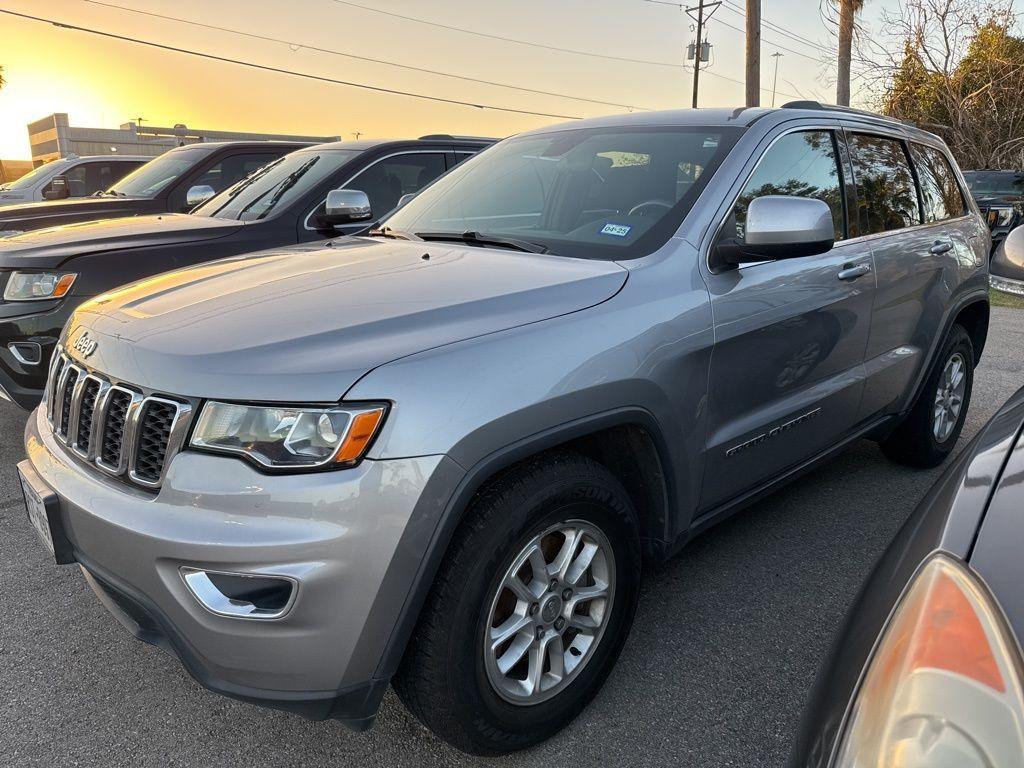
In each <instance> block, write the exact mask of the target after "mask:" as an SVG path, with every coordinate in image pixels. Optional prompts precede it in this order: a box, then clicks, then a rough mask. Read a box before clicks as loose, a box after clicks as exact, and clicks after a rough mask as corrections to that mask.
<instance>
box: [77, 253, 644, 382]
mask: <svg viewBox="0 0 1024 768" xmlns="http://www.w3.org/2000/svg"><path fill="white" fill-rule="evenodd" d="M428 253H429V259H427V258H425V255H426V254H428ZM626 276H627V270H626V269H624V268H623V267H621V266H619V265H617V264H615V263H613V262H607V261H587V260H581V259H570V258H565V257H559V256H542V255H535V254H528V253H519V252H514V251H505V250H498V249H490V248H487V249H485V248H475V247H471V246H467V247H462V246H450V245H447V244H439V243H432V244H429V245H427V244H425V243H414V242H405V241H384V240H369V239H363V238H351V239H347V240H344V241H339V242H337V243H336V244H335V245H334V246H333V247H323V246H316V247H313V246H305V247H294V246H293V247H291V248H285V249H279V250H274V251H266V252H263V253H259V254H252V255H249V256H245V257H238V258H234V259H225V260H222V261H217V262H211V263H208V264H203V265H200V266H198V267H194V268H192V269H187V270H181V271H178V272H169V273H166V274H164V275H159V276H157V277H154V278H151V279H148V280H144V281H141V282H139V283H136V284H134V285H130V286H126V287H124V288H121V289H117V290H115V291H112V292H110V293H107V294H104V295H101V296H98V297H96V298H95V299H93V300H92V301H89V302H87V303H85V304H83V305H82V306H81V307H79V309H78V311H77V312H76V313H75V315H74V316H73V317H72V318H71V320H70V321H69V323H68V326H67V328H68V329H69V334H70V336H69V338H71V340H72V341H74V340H76V339H77V337H78V336H79V335H81V333H82V332H83V330H88V332H89V334H90V335H91V336H92V337H93V338H94V339H95V340H96V341H97V342H98V343H97V345H96V349H95V351H94V352H93V354H92V355H91V356H90V357H89V359H88V361H87V364H88V365H89V366H92V367H95V368H96V369H97V370H99V371H102V372H104V373H106V374H107V375H109V376H111V377H113V378H115V379H120V380H122V381H126V382H131V383H135V384H138V385H140V386H143V387H149V388H152V389H155V390H158V391H161V392H165V393H170V394H177V395H184V396H192V397H209V398H219V399H230V400H265V401H291V402H334V401H336V400H338V399H339V398H340V397H341V396H342V395H344V393H345V392H346V391H347V390H348V389H349V388H350V387H351V386H352V385H353V384H354V383H355V382H356V381H357V380H358V379H359V378H361V377H362V376H363V375H364V374H366V373H367V372H368V371H370V370H371V369H373V368H375V367H377V366H379V365H382V364H384V363H387V362H390V361H392V360H395V359H397V358H400V357H404V356H406V355H411V354H414V353H416V352H422V351H424V350H428V349H431V348H435V347H440V346H443V345H445V344H451V343H453V342H457V341H461V340H464V339H469V338H472V337H476V336H482V335H484V334H488V333H495V332H497V331H501V330H505V329H508V328H513V327H515V326H519V325H523V324H526V323H532V322H537V321H540V320H544V319H547V318H551V317H556V316H558V315H564V314H567V313H570V312H576V311H579V310H582V309H586V308H587V307H591V306H594V305H595V304H599V303H601V302H603V301H605V300H607V299H609V298H610V297H612V296H614V295H615V294H616V293H617V292H618V291H619V289H621V288H622V286H623V285H624V284H625V282H626ZM72 354H75V353H72Z"/></svg>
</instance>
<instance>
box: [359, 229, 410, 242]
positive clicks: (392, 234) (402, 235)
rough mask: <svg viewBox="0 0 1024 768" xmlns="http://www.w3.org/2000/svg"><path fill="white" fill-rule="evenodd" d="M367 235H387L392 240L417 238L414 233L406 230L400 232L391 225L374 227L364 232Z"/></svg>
mask: <svg viewBox="0 0 1024 768" xmlns="http://www.w3.org/2000/svg"><path fill="white" fill-rule="evenodd" d="M366 235H367V237H389V238H391V239H392V240H418V239H419V238H418V237H417V236H416V235H413V234H410V233H408V232H402V231H401V230H398V229H392V228H391V227H387V226H385V227H374V228H373V229H371V230H370V231H369V232H367V233H366Z"/></svg>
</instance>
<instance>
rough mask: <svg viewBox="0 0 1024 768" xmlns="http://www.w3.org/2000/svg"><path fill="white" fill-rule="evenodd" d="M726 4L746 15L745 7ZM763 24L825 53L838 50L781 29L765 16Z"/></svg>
mask: <svg viewBox="0 0 1024 768" xmlns="http://www.w3.org/2000/svg"><path fill="white" fill-rule="evenodd" d="M724 2H725V4H726V6H727V7H729V9H730V10H732V11H733V12H734V13H737V14H739V15H740V16H745V15H746V9H744V8H743V6H741V5H739V4H738V3H736V2H733V0H724ZM761 23H762V24H763V25H764V26H766V27H768V28H769V29H771V30H773V31H774V32H777V33H779V34H780V35H783V36H785V37H788V38H791V39H792V40H795V41H797V42H800V43H804V44H805V45H809V46H810V47H812V48H815V49H817V50H820V51H822V52H824V53H831V54H835V53H836V50H835V49H834V48H829V47H827V46H825V45H822V44H821V43H818V42H816V41H814V40H811V39H810V38H809V37H804V36H803V35H798V34H796V33H795V32H790V31H789V30H788V29H786V28H785V27H781V26H779V25H778V24H776V23H774V22H772V21H769V20H768V19H765V18H764V17H763V16H762V17H761Z"/></svg>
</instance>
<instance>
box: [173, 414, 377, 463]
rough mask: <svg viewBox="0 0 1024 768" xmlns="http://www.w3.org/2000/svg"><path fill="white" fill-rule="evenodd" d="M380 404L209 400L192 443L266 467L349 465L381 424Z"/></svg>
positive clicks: (357, 458)
mask: <svg viewBox="0 0 1024 768" xmlns="http://www.w3.org/2000/svg"><path fill="white" fill-rule="evenodd" d="M386 413H387V406H386V405H384V404H381V403H373V404H367V405H362V404H360V405H348V406H337V407H330V408H306V407H301V406H294V407H292V406H263V405H239V404H235V403H218V402H208V403H207V404H206V405H205V406H204V407H203V412H202V414H201V415H200V417H199V421H198V422H196V428H195V432H193V434H192V442H191V445H192V446H193V447H194V448H202V449H204V450H208V451H214V452H216V453H229V454H236V455H237V454H240V455H242V456H245V457H246V458H248V459H250V460H252V461H255V462H256V463H258V464H260V465H262V466H264V467H268V468H270V469H288V468H295V469H313V468H341V467H350V466H352V465H354V464H356V463H358V462H359V460H360V459H362V458H363V456H364V455H365V454H366V451H367V449H368V448H369V447H370V443H371V442H372V441H373V438H374V437H375V436H376V434H377V431H378V430H379V429H380V425H381V424H382V423H383V422H384V415H385V414H386Z"/></svg>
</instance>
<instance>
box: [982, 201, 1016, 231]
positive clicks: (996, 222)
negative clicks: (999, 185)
mask: <svg viewBox="0 0 1024 768" xmlns="http://www.w3.org/2000/svg"><path fill="white" fill-rule="evenodd" d="M1013 214H1014V209H1013V206H1011V205H1008V206H1002V205H994V206H992V207H991V208H989V209H988V223H989V226H991V227H1005V226H1006V225H1007V224H1009V223H1010V222H1012V221H1013Z"/></svg>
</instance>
